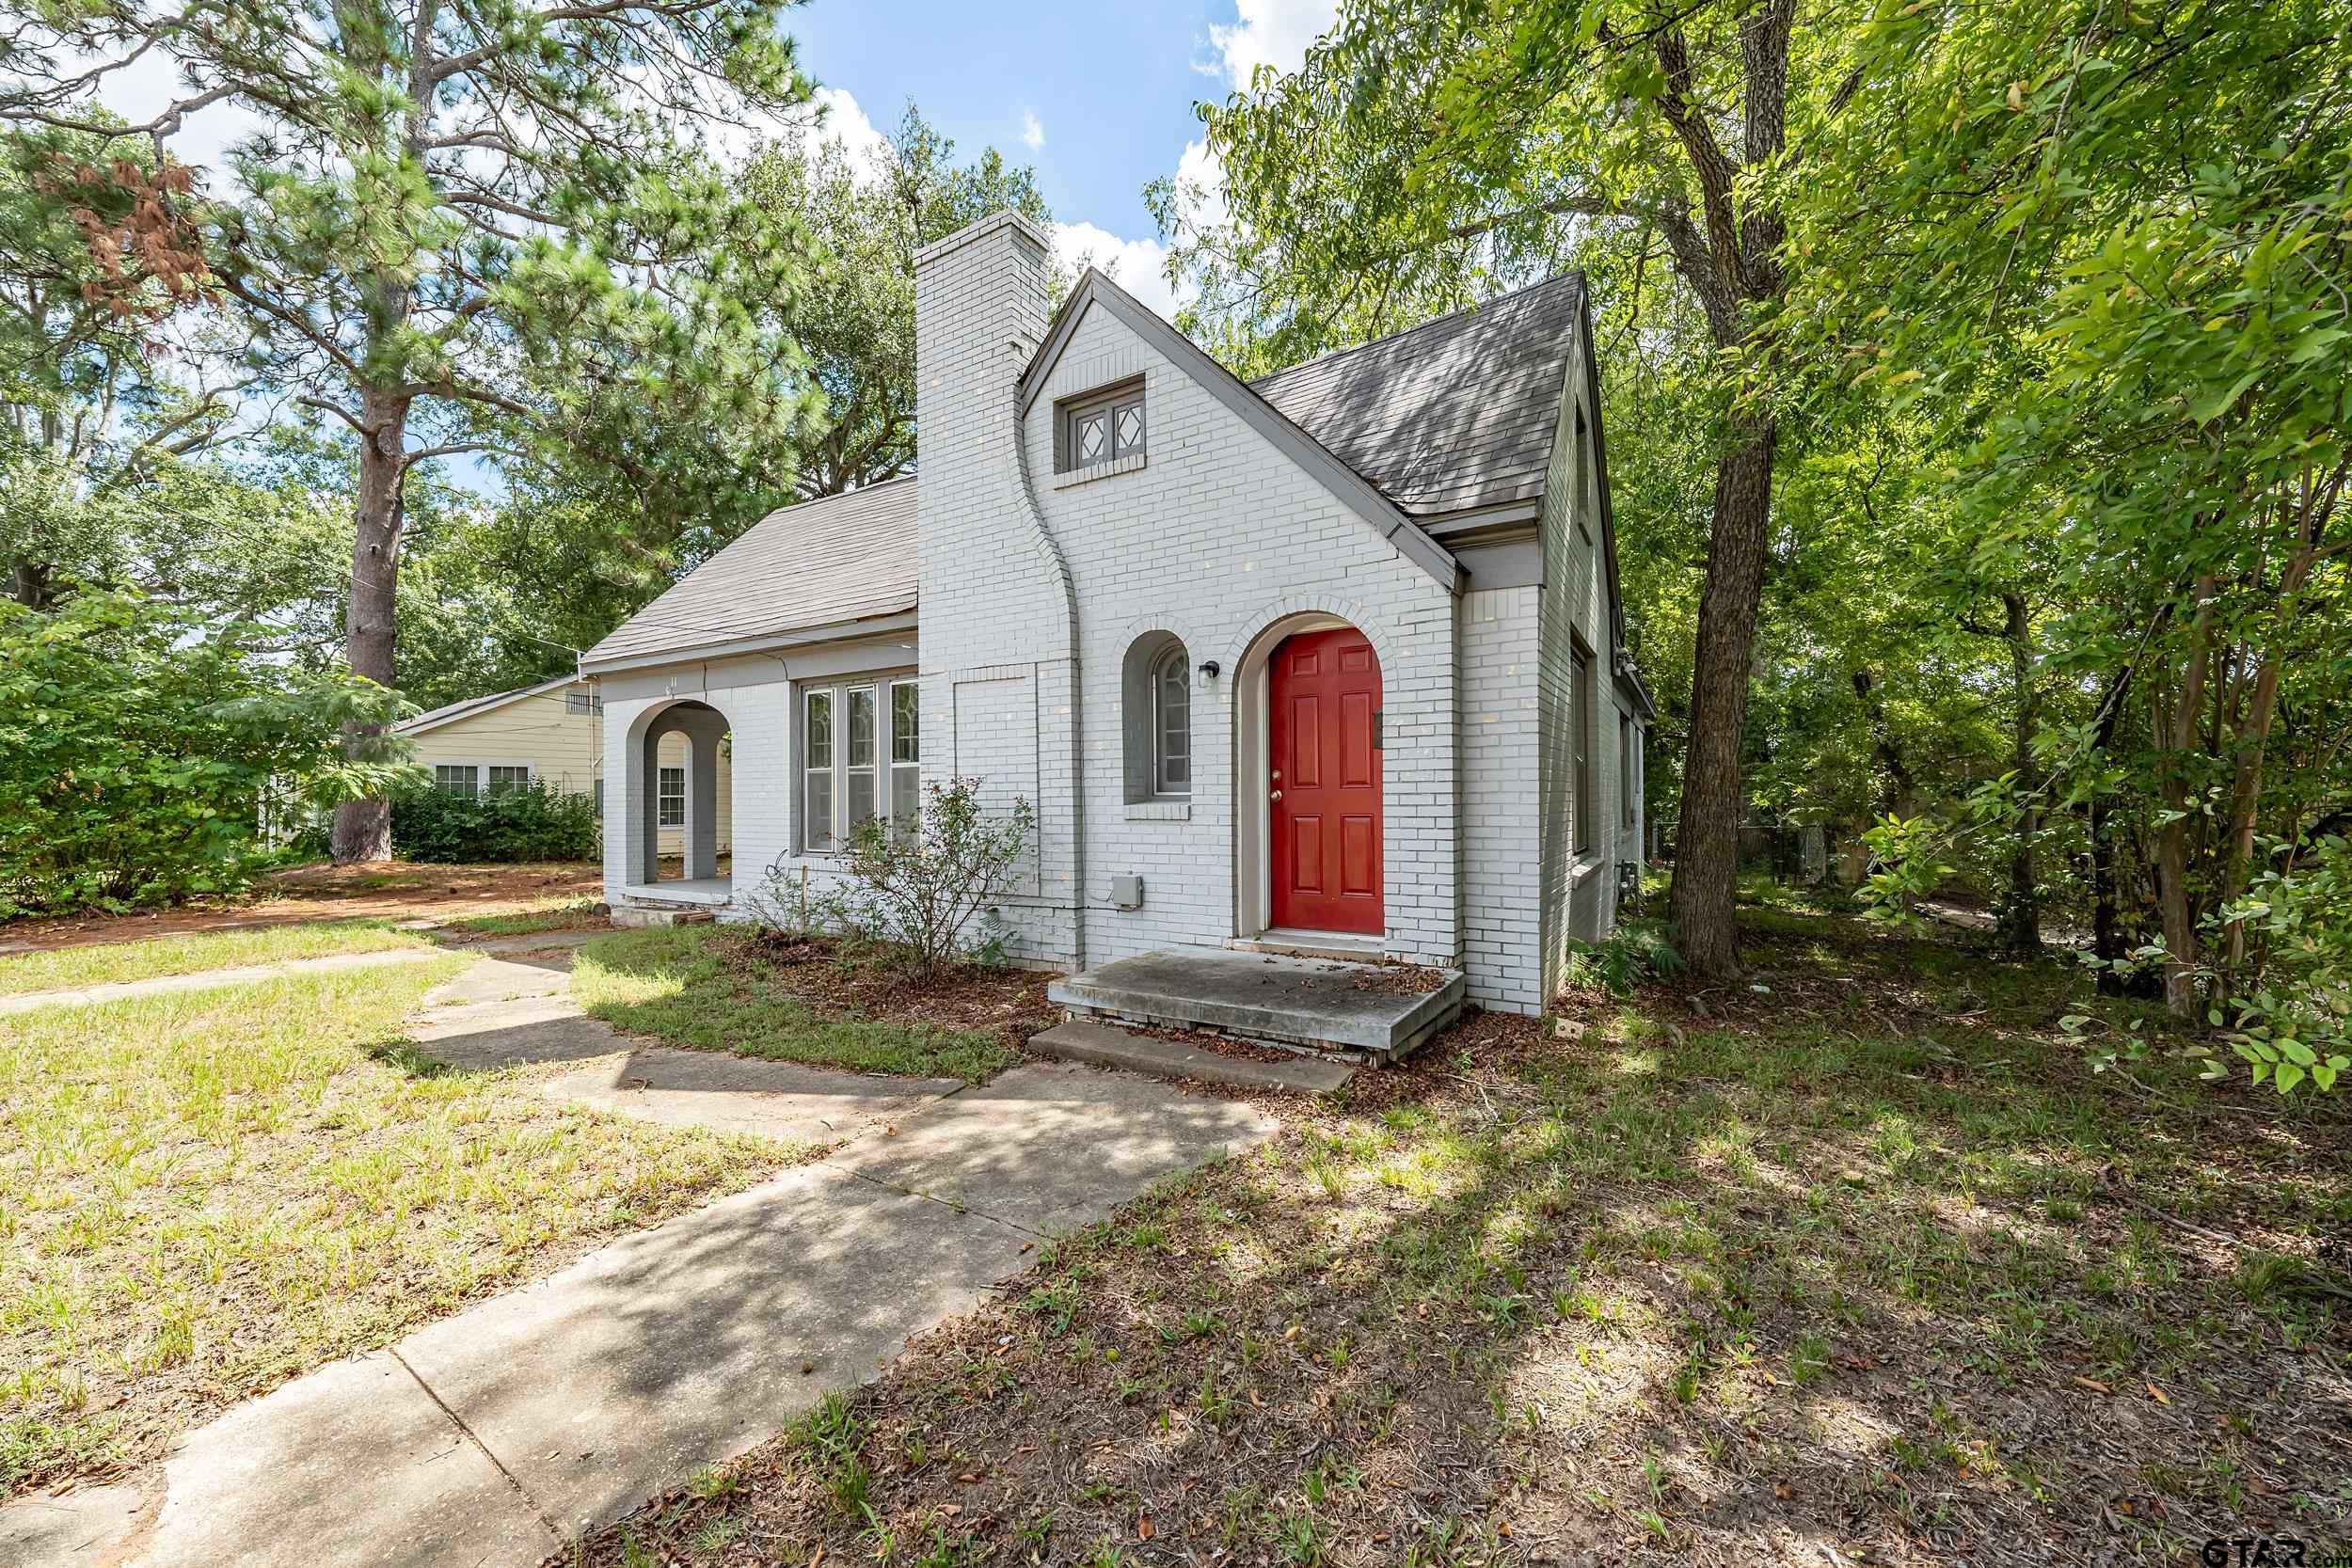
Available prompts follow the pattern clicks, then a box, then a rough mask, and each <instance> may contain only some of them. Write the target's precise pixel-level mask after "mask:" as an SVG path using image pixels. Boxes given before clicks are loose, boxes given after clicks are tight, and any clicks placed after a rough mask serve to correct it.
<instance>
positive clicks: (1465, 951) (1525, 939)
mask: <svg viewBox="0 0 2352 1568" xmlns="http://www.w3.org/2000/svg"><path fill="white" fill-rule="evenodd" d="M1540 592H1541V591H1540V590H1538V589H1535V588H1502V589H1496V590H1492V591H1488V592H1472V593H1469V594H1463V595H1462V598H1461V608H1460V626H1461V635H1460V638H1459V648H1460V657H1461V670H1462V716H1461V791H1462V793H1461V824H1462V826H1461V850H1462V967H1463V970H1464V972H1465V973H1466V974H1467V976H1468V978H1469V981H1470V1000H1471V1001H1473V1002H1476V1003H1478V1004H1479V1005H1480V1006H1485V1007H1490V1008H1493V1009H1495V1010H1496V1011H1498V1012H1515V1013H1534V1012H1540V1011H1542V1010H1543V1005H1544V1001H1545V998H1546V996H1547V995H1548V994H1549V993H1548V992H1547V991H1546V990H1545V989H1544V975H1543V974H1542V966H1541V964H1540V962H1539V961H1538V960H1539V955H1540V953H1541V950H1542V949H1541V943H1542V937H1543V932H1542V915H1543V907H1544V906H1543V879H1542V864H1541V857H1540V856H1539V855H1538V854H1537V852H1536V850H1537V846H1538V844H1539V843H1540V841H1541V819H1540V817H1539V816H1538V804H1539V802H1538V798H1537V794H1536V789H1535V784H1536V780H1537V768H1538V765H1539V757H1538V751H1539V746H1538V740H1539V735H1538V728H1539V726H1538V722H1537V693H1536V686H1535V667H1536V658H1537V653H1538V648H1537V643H1538V637H1537V627H1538V604H1537V600H1538V598H1539V596H1540Z"/></svg>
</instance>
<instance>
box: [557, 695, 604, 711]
mask: <svg viewBox="0 0 2352 1568" xmlns="http://www.w3.org/2000/svg"><path fill="white" fill-rule="evenodd" d="M603 711H604V699H603V698H602V697H599V696H597V695H596V693H595V692H593V691H566V692H564V712H566V713H602V712H603Z"/></svg>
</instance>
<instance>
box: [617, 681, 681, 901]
mask: <svg viewBox="0 0 2352 1568" xmlns="http://www.w3.org/2000/svg"><path fill="white" fill-rule="evenodd" d="M671 728H672V726H670V725H666V724H664V723H662V722H661V721H659V720H656V721H654V722H653V723H651V724H649V725H647V726H646V727H645V735H644V739H642V740H640V741H639V742H638V746H637V750H638V756H637V758H636V762H637V766H636V767H635V768H631V769H630V776H629V778H628V784H627V787H628V803H629V808H630V815H629V822H630V824H631V825H632V826H633V827H634V828H635V829H636V842H635V843H634V844H633V845H631V846H630V848H631V851H632V852H631V855H630V861H631V866H630V872H629V880H631V881H633V882H640V883H645V882H651V881H653V880H654V879H657V878H659V877H660V875H661V737H662V736H665V735H667V734H669V733H670V729H671Z"/></svg>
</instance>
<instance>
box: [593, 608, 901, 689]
mask: <svg viewBox="0 0 2352 1568" xmlns="http://www.w3.org/2000/svg"><path fill="white" fill-rule="evenodd" d="M916 621H917V616H916V612H915V610H914V608H912V607H910V608H908V609H906V610H889V611H884V612H882V613H880V614H876V615H866V616H858V617H854V618H852V619H850V620H847V621H828V622H825V623H823V624H822V625H820V626H788V627H785V628H782V629H780V630H776V631H766V632H761V633H759V634H758V635H757V636H754V637H738V638H731V639H729V640H727V641H723V642H705V643H690V644H684V645H680V646H675V647H668V648H655V649H650V650H648V651H646V652H644V653H638V654H615V655H612V656H610V657H604V658H596V657H590V655H582V656H581V657H580V673H581V674H582V675H612V674H620V673H624V672H627V671H631V670H654V669H659V668H660V667H661V666H662V665H664V664H707V663H708V662H709V661H711V660H712V659H718V658H734V657H739V656H741V655H744V654H764V653H772V652H774V651H775V650H776V649H778V648H798V647H805V646H806V645H807V644H809V643H811V642H842V641H850V640H851V639H854V638H860V637H879V636H882V635H883V634H885V633H888V632H897V631H913V630H914V629H915V626H916ZM593 653H594V650H593V649H592V650H590V654H591V655H593Z"/></svg>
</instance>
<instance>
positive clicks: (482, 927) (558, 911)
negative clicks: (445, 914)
mask: <svg viewBox="0 0 2352 1568" xmlns="http://www.w3.org/2000/svg"><path fill="white" fill-rule="evenodd" d="M598 908H599V905H598V903H597V901H596V899H594V898H574V899H568V900H566V901H564V902H563V903H560V904H556V905H553V906H550V907H549V908H547V909H543V910H526V911H521V912H519V913H515V914H473V915H464V916H461V917H459V918H458V919H455V920H450V921H444V922H443V923H442V924H441V926H440V927H439V928H440V929H441V930H442V931H444V932H454V933H457V934H459V935H463V936H477V937H524V936H536V935H537V934H538V933H539V932H541V931H573V930H580V929H583V928H588V927H597V926H601V925H603V924H604V917H603V916H602V915H599V914H598V913H596V911H597V909H598Z"/></svg>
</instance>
